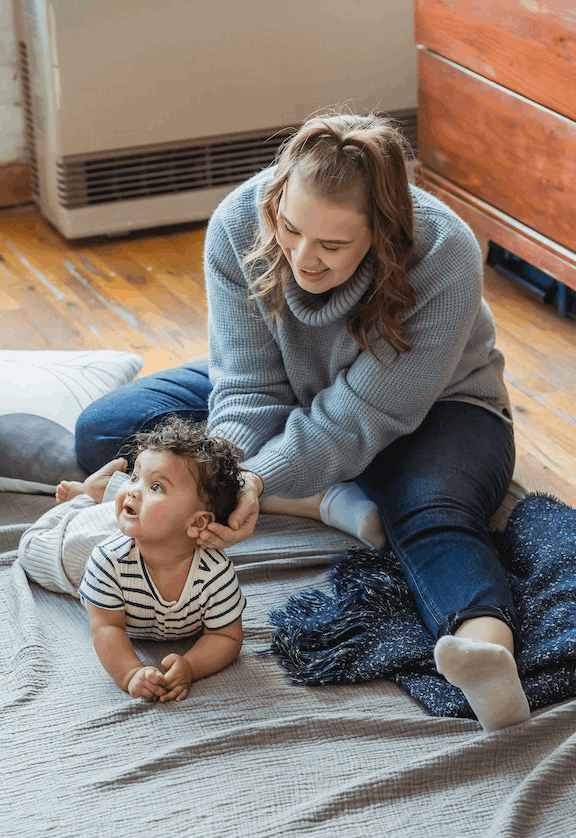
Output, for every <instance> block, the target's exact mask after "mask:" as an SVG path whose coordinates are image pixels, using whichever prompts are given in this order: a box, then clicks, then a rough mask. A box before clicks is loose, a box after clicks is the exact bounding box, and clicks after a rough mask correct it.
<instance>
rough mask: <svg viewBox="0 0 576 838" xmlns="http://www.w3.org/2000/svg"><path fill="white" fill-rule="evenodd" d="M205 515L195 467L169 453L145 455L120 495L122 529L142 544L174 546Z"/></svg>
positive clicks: (117, 494)
mask: <svg viewBox="0 0 576 838" xmlns="http://www.w3.org/2000/svg"><path fill="white" fill-rule="evenodd" d="M204 511H205V505H204V504H203V503H202V502H201V501H200V498H199V497H198V483H197V479H196V472H195V469H194V467H193V466H192V467H191V466H190V464H189V463H187V462H186V461H185V460H184V459H183V458H182V457H178V456H177V455H176V454H172V453H170V452H167V451H161V452H160V451H149V450H146V451H142V452H141V453H140V454H139V455H138V457H137V458H136V462H135V463H134V469H133V471H132V474H131V475H130V479H129V481H128V482H127V483H125V484H124V485H123V486H122V487H121V488H120V489H119V490H118V492H117V493H116V517H117V518H118V526H119V527H120V529H121V530H122V532H123V533H124V534H125V535H129V536H131V537H132V538H135V539H136V540H137V542H138V543H140V544H144V543H146V544H149V545H154V546H162V544H166V545H167V546H168V545H170V544H173V543H174V542H175V541H176V540H177V539H182V538H183V537H184V536H185V534H186V533H187V531H188V528H189V527H190V526H196V525H197V521H198V516H199V515H200V514H201V513H203V512H204Z"/></svg>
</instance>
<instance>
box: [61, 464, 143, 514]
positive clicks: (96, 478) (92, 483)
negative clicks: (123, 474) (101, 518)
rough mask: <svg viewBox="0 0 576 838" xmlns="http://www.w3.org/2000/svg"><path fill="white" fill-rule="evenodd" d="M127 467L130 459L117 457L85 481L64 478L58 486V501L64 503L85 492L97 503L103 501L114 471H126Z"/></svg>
mask: <svg viewBox="0 0 576 838" xmlns="http://www.w3.org/2000/svg"><path fill="white" fill-rule="evenodd" d="M127 468H128V461H127V460H125V459H124V457H117V458H116V459H115V460H111V461H110V462H109V463H106V465H105V466H102V468H100V469H98V471H95V472H94V474H91V475H90V476H89V477H87V478H86V480H85V481H84V483H80V482H79V481H78V480H62V481H61V482H60V483H59V484H58V486H57V487H56V501H57V502H58V503H64V502H65V501H67V500H71V499H72V498H75V497H76V496H77V495H83V494H85V495H90V497H91V498H92V500H94V501H96V503H101V502H102V498H103V497H104V491H105V489H106V486H107V485H108V481H109V480H110V478H111V477H112V475H113V474H114V472H115V471H126V469H127Z"/></svg>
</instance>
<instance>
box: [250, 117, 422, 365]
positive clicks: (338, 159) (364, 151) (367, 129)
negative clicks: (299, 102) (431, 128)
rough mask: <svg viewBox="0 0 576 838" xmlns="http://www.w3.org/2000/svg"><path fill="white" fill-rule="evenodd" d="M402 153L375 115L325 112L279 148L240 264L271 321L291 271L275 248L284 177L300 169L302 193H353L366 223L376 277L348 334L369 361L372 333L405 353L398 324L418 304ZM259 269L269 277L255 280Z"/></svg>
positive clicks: (340, 196) (338, 198) (400, 141)
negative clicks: (255, 230)
mask: <svg viewBox="0 0 576 838" xmlns="http://www.w3.org/2000/svg"><path fill="white" fill-rule="evenodd" d="M406 148H407V147H406V142H405V140H404V138H403V137H402V134H401V133H400V131H399V130H398V128H397V127H396V125H395V123H394V122H393V121H392V120H391V119H389V118H387V117H384V116H379V115H377V114H369V115H368V116H357V115H352V114H344V113H328V114H322V115H315V116H312V117H310V118H309V119H308V120H306V122H305V123H304V124H303V125H302V127H301V128H300V129H299V130H298V131H297V132H296V133H295V134H293V135H292V136H291V137H290V138H289V139H288V140H287V141H286V142H285V143H283V145H282V146H281V148H280V149H279V152H278V154H277V157H276V161H275V164H276V171H275V172H274V176H273V178H272V180H271V181H270V183H269V184H268V186H267V188H266V191H265V193H264V197H263V201H262V204H261V207H260V212H261V215H262V218H263V221H264V230H263V231H262V232H261V233H260V234H259V235H258V237H257V238H256V240H255V242H254V245H253V248H252V250H251V251H250V252H249V253H248V254H247V255H246V257H245V258H244V260H243V264H244V265H245V266H246V267H247V268H248V269H249V273H250V283H251V285H250V288H251V297H252V298H254V297H256V298H260V299H261V300H262V301H263V303H264V305H265V307H266V309H267V310H268V311H269V312H270V313H272V314H273V315H280V314H281V312H282V310H283V308H284V306H285V299H284V288H285V287H286V283H287V282H288V280H289V278H290V277H291V276H292V272H291V270H290V266H289V264H288V261H287V260H286V257H285V256H284V254H283V252H282V249H281V248H280V245H279V244H278V242H277V241H276V227H277V223H278V205H279V203H280V198H281V195H282V191H283V189H284V186H285V184H286V182H287V180H288V178H289V177H290V175H291V174H292V173H293V172H294V171H295V169H298V175H299V177H300V178H301V180H302V182H303V183H304V185H305V186H306V188H307V189H309V190H310V191H311V192H312V193H313V194H314V195H316V196H317V197H319V198H322V199H326V200H330V201H333V202H335V203H349V201H350V194H351V193H352V194H355V195H356V196H357V206H358V210H359V211H360V212H363V213H364V214H365V215H366V217H367V219H368V224H369V228H370V231H371V233H372V246H371V248H370V250H369V252H368V254H367V256H366V258H369V259H370V260H371V262H372V265H373V277H374V278H373V281H372V284H371V287H370V288H369V289H368V290H367V292H366V293H365V294H364V296H363V298H362V299H361V300H360V301H359V303H357V305H356V306H355V307H354V309H353V310H352V312H351V313H350V316H349V319H348V330H349V332H350V334H351V335H352V337H353V338H354V339H355V340H356V342H357V343H358V345H359V346H360V347H361V348H362V349H365V350H367V351H368V352H370V353H371V354H373V355H374V354H375V353H374V350H373V349H372V345H371V338H372V340H373V338H374V333H376V334H377V335H379V336H380V337H381V338H383V339H384V340H386V341H387V342H388V343H389V344H390V345H391V346H392V347H393V348H394V350H395V351H396V355H399V354H400V352H407V351H409V350H410V349H411V344H410V343H409V342H408V341H407V340H406V339H405V337H404V334H403V329H402V324H401V323H400V318H401V316H402V314H403V313H404V312H406V311H407V310H408V309H409V308H411V307H412V306H413V305H414V303H415V294H414V290H413V288H412V285H411V282H410V277H409V273H408V268H407V266H408V260H409V257H410V253H411V250H412V246H413V241H414V239H413V231H414V219H413V207H412V199H411V195H410V190H409V185H408V175H407V171H406ZM262 260H264V261H262ZM255 263H259V264H258V265H256V264H255ZM263 264H264V265H265V266H266V270H265V271H264V272H263V273H262V272H260V273H258V270H257V268H260V270H261V267H262V265H263Z"/></svg>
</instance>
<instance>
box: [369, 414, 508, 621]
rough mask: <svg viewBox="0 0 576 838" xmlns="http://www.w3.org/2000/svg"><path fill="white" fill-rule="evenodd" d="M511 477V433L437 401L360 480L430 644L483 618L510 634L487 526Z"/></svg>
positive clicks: (504, 590)
mask: <svg viewBox="0 0 576 838" xmlns="http://www.w3.org/2000/svg"><path fill="white" fill-rule="evenodd" d="M513 469H514V442H513V434H512V429H511V428H510V426H508V425H506V424H505V423H504V422H502V421H501V420H500V419H499V418H498V417H497V416H495V415H493V414H492V413H490V412H489V411H487V410H485V409H484V408H481V407H476V406H475V405H469V404H465V403H461V402H439V403H437V404H436V405H434V406H433V407H432V409H431V410H430V412H429V414H428V416H427V417H426V419H425V420H424V422H423V423H422V425H421V426H420V427H419V428H418V429H417V430H416V431H415V432H414V433H412V434H409V435H408V436H405V437H401V438H400V439H398V440H396V442H394V443H393V444H392V445H390V446H389V447H388V448H386V449H385V450H384V451H382V452H380V454H379V455H378V456H377V457H376V458H375V459H374V460H373V462H372V463H371V464H370V466H369V467H368V468H367V469H366V471H365V472H364V474H363V475H362V476H361V478H360V479H359V482H360V484H361V485H362V487H363V488H364V489H365V491H366V492H367V494H368V495H369V496H370V497H371V498H372V499H373V500H374V501H375V502H376V504H377V505H378V508H379V509H380V514H381V515H382V520H383V523H384V528H385V530H386V534H387V537H388V541H389V544H390V547H391V549H392V551H393V552H394V554H395V555H396V556H397V558H398V560H399V561H400V563H401V564H402V567H403V569H404V572H405V575H406V579H407V582H408V585H409V587H410V589H411V591H412V593H413V595H414V599H415V601H416V605H417V606H418V610H419V611H420V614H421V615H422V619H423V620H424V622H425V624H426V625H427V627H428V628H429V630H430V632H431V633H432V634H433V636H434V637H438V636H441V635H443V634H454V633H455V632H456V631H457V630H458V629H459V628H460V626H461V625H463V623H464V621H465V620H470V619H472V618H474V617H480V616H484V617H485V616H492V617H496V618H498V619H501V620H504V622H505V623H507V624H508V625H509V626H510V627H511V628H514V627H515V617H514V605H513V602H512V596H511V594H510V590H509V588H508V584H507V581H506V576H505V573H504V569H503V567H502V565H501V563H500V559H499V556H498V552H497V550H496V548H495V547H494V545H493V543H492V540H491V538H490V535H489V533H488V518H489V516H490V515H491V514H492V512H494V510H495V509H496V508H497V507H498V505H499V504H500V502H501V501H502V499H503V497H504V495H505V494H506V491H507V489H508V486H509V483H510V480H511V479H512V473H513Z"/></svg>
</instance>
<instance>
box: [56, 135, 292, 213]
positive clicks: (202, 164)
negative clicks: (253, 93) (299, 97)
mask: <svg viewBox="0 0 576 838" xmlns="http://www.w3.org/2000/svg"><path fill="white" fill-rule="evenodd" d="M285 138H286V133H284V132H279V133H276V134H273V135H272V136H271V132H266V134H263V135H260V136H249V137H236V138H233V137H232V138H231V137H229V136H227V137H226V138H225V139H220V140H215V141H207V142H194V143H189V144H182V145H174V144H170V145H169V146H152V147H148V148H146V147H140V148H138V150H134V151H133V153H122V154H118V155H110V156H99V157H97V158H96V157H94V156H90V157H88V156H87V157H85V158H78V157H74V158H64V159H63V161H62V162H61V163H59V164H58V167H57V168H58V181H57V182H58V195H59V200H60V203H61V205H62V206H63V207H66V209H75V208H78V207H86V206H93V205H94V204H105V203H110V202H117V201H132V200H137V199H141V198H155V197H158V196H159V195H171V194H174V193H177V192H189V191H191V190H198V189H210V188H213V187H219V186H234V185H235V184H237V183H242V181H244V180H246V179H247V178H249V177H250V176H251V175H253V174H254V173H255V172H257V171H259V170H260V169H263V168H265V167H266V166H268V165H270V163H271V162H272V161H273V159H274V155H275V154H276V151H277V149H278V147H279V146H280V145H281V143H282V141H283V140H284V139H285Z"/></svg>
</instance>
